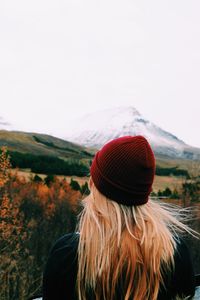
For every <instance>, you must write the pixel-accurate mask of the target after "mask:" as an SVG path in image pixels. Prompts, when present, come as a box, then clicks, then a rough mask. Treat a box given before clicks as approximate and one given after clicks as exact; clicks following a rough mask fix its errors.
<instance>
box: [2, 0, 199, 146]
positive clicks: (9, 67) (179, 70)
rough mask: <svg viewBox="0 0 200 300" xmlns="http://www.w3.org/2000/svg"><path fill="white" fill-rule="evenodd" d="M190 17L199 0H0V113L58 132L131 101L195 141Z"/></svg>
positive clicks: (18, 123) (195, 66) (17, 124)
mask: <svg viewBox="0 0 200 300" xmlns="http://www.w3.org/2000/svg"><path fill="white" fill-rule="evenodd" d="M199 15H200V1H199V0H190V1H188V0H167V1H161V0H151V1H149V0H146V1H144V0H137V1H135V0H123V1H122V0H121V1H119V0H101V1H96V0H84V1H83V0H65V1H64V0H34V1H33V0H32V1H30V0H17V1H16V0H1V1H0V109H1V110H0V117H2V118H3V120H4V121H7V122H10V123H11V124H12V128H13V129H18V130H25V131H37V132H46V133H50V134H53V135H56V136H65V131H67V129H69V128H70V120H72V119H73V118H76V117H77V116H80V115H82V114H85V113H87V112H90V111H97V110H100V109H105V108H110V107H114V106H121V105H123V106H124V105H129V106H130V105H131V106H134V107H135V108H136V109H137V110H139V112H140V113H141V114H142V115H143V116H144V117H146V118H147V119H149V120H151V121H153V122H154V123H155V124H157V125H158V126H161V127H162V128H163V129H165V130H167V131H169V132H171V133H173V134H175V135H176V136H178V137H179V138H180V139H182V140H184V141H185V142H186V143H188V144H190V145H193V146H198V147H200V133H199V131H200V117H199V114H200V17H199ZM0 121H1V122H2V119H0Z"/></svg>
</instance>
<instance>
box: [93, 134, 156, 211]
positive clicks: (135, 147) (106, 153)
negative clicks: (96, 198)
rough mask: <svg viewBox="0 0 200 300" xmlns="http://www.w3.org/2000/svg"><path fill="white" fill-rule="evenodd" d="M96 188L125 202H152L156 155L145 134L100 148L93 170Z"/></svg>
mask: <svg viewBox="0 0 200 300" xmlns="http://www.w3.org/2000/svg"><path fill="white" fill-rule="evenodd" d="M90 173H91V177H92V179H93V182H94V184H95V186H96V188H97V189H98V190H99V191H100V192H101V193H102V194H103V195H105V196H106V197H107V198H109V199H111V200H114V201H116V202H118V203H121V204H124V205H128V206H131V205H141V204H144V203H146V202H147V201H148V197H149V194H150V192H151V191H152V184H153V179H154V174H155V158H154V154H153V151H152V149H151V147H150V145H149V143H148V141H147V140H146V139H145V138H144V137H143V136H124V137H120V138H117V139H114V140H112V141H111V142H108V143H107V144H105V145H104V146H103V148H102V149H101V150H100V151H98V152H97V153H96V155H95V158H94V160H93V162H92V165H91V169H90Z"/></svg>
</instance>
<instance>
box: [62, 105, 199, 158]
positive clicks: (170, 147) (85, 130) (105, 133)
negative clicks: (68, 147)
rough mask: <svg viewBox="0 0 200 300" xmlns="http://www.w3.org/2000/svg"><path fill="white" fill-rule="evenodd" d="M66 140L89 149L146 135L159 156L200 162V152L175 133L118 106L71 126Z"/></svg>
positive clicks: (137, 112)
mask: <svg viewBox="0 0 200 300" xmlns="http://www.w3.org/2000/svg"><path fill="white" fill-rule="evenodd" d="M70 128H71V132H73V134H71V135H70V134H68V135H67V136H66V137H65V139H67V140H69V141H72V142H78V143H79V144H81V145H84V146H86V147H90V148H97V149H99V148H101V147H102V145H103V144H105V143H106V142H108V141H109V140H112V139H114V138H117V137H120V136H124V135H143V136H145V137H146V138H147V139H148V141H149V142H150V144H151V146H152V148H153V150H154V151H155V153H156V154H159V155H166V156H169V157H171V158H184V159H193V160H194V159H200V149H199V148H196V147H192V146H189V145H187V144H186V143H185V142H184V141H182V140H180V139H179V138H178V137H177V136H175V135H174V134H172V133H170V132H168V131H166V130H163V129H162V128H160V127H159V126H157V125H155V124H154V123H153V122H151V121H149V120H148V119H146V118H144V117H143V116H142V115H141V114H140V113H139V111H138V110H137V109H135V108H134V107H130V106H128V107H117V108H114V109H107V110H102V111H98V112H95V113H90V114H87V115H85V116H83V117H82V118H79V119H76V120H75V122H74V123H71V127H70Z"/></svg>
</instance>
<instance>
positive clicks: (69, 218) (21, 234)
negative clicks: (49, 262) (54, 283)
mask: <svg viewBox="0 0 200 300" xmlns="http://www.w3.org/2000/svg"><path fill="white" fill-rule="evenodd" d="M9 169H10V162H9V157H8V155H7V151H6V148H3V149H2V152H1V155H0V209H1V210H0V266H1V267H0V268H1V272H0V282H1V288H0V299H1V300H17V299H20V300H25V299H28V298H29V297H31V296H32V295H33V294H37V293H40V289H41V282H42V272H43V269H44V264H45V263H46V259H47V256H48V253H49V249H50V248H51V246H52V243H53V241H55V240H56V239H57V238H58V237H59V236H61V235H62V234H64V233H66V232H69V231H72V230H74V228H75V224H76V207H77V200H78V199H80V198H81V193H80V192H79V191H74V190H72V188H71V187H70V185H69V184H68V183H67V182H66V180H65V179H63V180H58V179H57V178H56V177H55V178H54V181H53V182H51V183H50V184H48V185H47V184H45V182H43V181H42V182H34V181H30V180H29V181H27V180H25V179H24V178H21V177H19V176H18V174H17V173H16V174H14V175H12V176H11V174H10V172H9Z"/></svg>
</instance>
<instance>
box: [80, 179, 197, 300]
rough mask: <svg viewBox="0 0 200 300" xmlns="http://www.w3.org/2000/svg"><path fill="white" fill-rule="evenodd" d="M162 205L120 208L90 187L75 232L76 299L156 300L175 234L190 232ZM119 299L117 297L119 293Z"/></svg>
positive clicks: (170, 261) (169, 267) (171, 262)
mask: <svg viewBox="0 0 200 300" xmlns="http://www.w3.org/2000/svg"><path fill="white" fill-rule="evenodd" d="M176 214H177V213H176V212H175V213H173V212H172V211H171V209H169V208H168V207H167V206H166V205H164V204H163V205H161V204H159V203H157V202H155V201H152V200H149V201H148V202H147V203H146V204H145V205H140V206H130V207H128V206H124V205H121V204H118V203H116V202H114V201H112V200H110V199H107V198H106V197H105V196H103V195H102V194H101V193H100V192H99V191H98V190H97V189H96V187H95V186H94V184H92V186H91V193H90V195H89V196H88V197H87V198H85V199H84V209H83V211H82V213H81V217H80V222H79V225H78V231H79V232H80V240H79V246H78V275H77V291H78V297H79V300H86V299H87V298H88V295H90V293H92V295H93V298H92V299H95V300H102V299H104V300H108V299H109V300H112V299H115V297H116V290H117V289H118V288H120V286H121V290H120V293H123V294H122V296H121V299H124V300H129V299H133V297H134V300H147V299H150V300H155V299H157V296H158V292H159V287H160V284H163V285H164V282H163V270H165V271H167V272H171V271H172V270H173V267H174V251H175V248H176V239H177V238H178V235H177V234H178V232H180V231H181V232H182V231H187V232H190V233H191V232H192V230H191V229H189V228H188V227H187V226H186V225H184V224H183V223H182V222H180V221H179V220H178V219H177V218H176ZM120 295H121V294H120Z"/></svg>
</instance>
